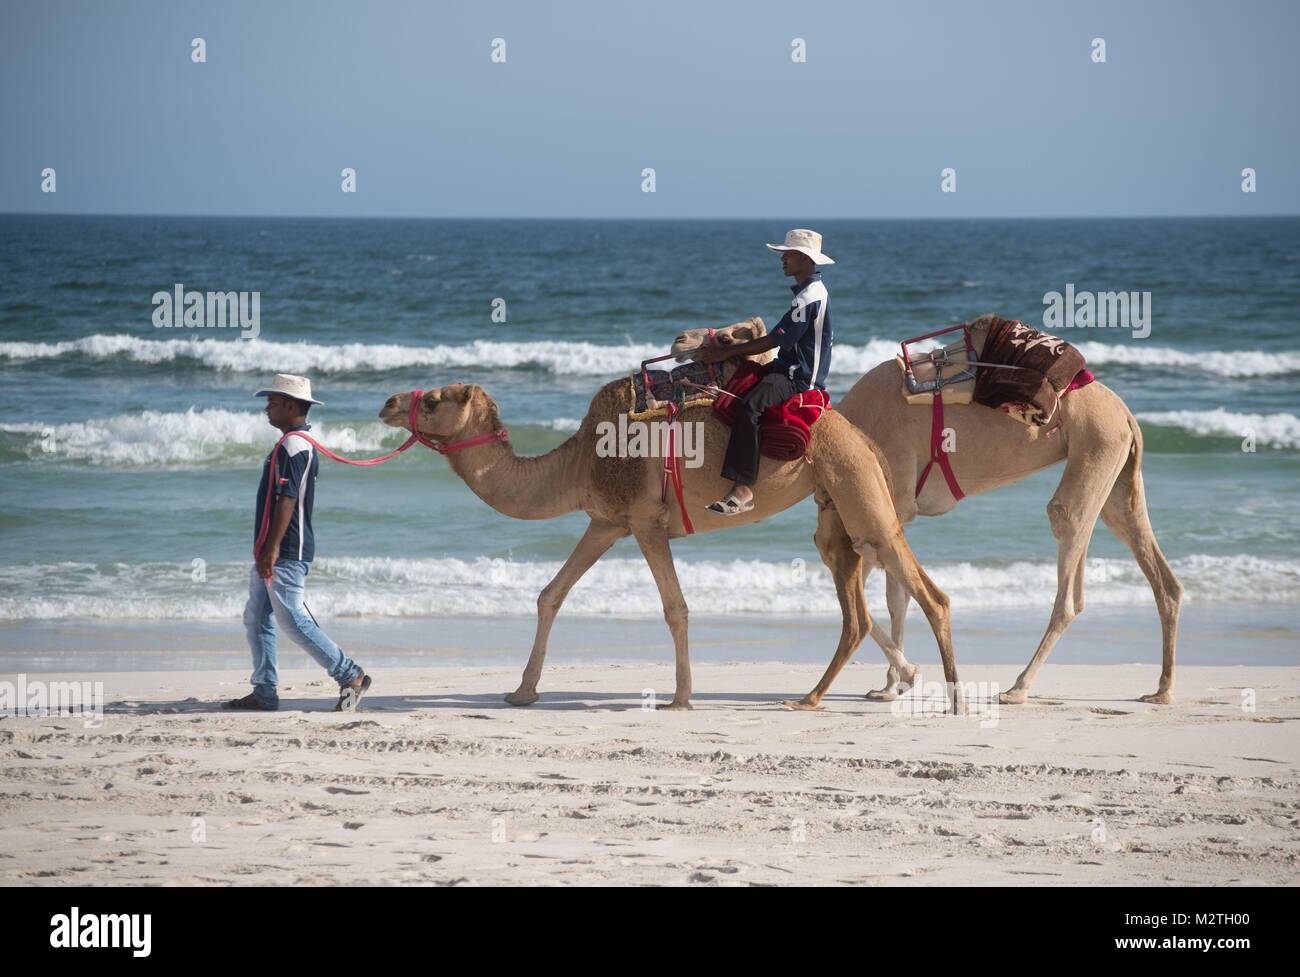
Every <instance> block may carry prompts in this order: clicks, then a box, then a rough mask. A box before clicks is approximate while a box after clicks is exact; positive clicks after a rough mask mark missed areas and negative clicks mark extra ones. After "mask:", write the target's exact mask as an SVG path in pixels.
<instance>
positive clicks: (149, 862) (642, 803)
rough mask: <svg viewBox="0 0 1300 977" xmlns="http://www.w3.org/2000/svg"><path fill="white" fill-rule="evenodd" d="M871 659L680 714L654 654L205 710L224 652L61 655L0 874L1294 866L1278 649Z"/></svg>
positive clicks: (1291, 743) (1062, 877)
mask: <svg viewBox="0 0 1300 977" xmlns="http://www.w3.org/2000/svg"><path fill="white" fill-rule="evenodd" d="M1017 670H1018V668H1017V667H1016V666H1009V665H1008V666H992V665H977V666H970V667H968V668H966V669H964V671H963V676H962V677H963V679H964V680H965V681H968V682H977V683H979V682H983V683H995V682H996V683H998V684H999V685H1000V686H1001V687H1004V688H1005V687H1006V686H1007V685H1009V684H1010V683H1011V681H1012V680H1013V679H1014V677H1015V674H1016V672H1017ZM879 671H880V669H879V667H878V665H877V663H876V662H874V661H872V662H871V664H870V670H869V671H866V670H865V669H863V668H857V667H854V668H851V669H850V671H849V672H847V673H846V675H845V676H844V677H843V678H842V679H841V682H840V684H839V686H838V687H837V689H836V690H833V691H832V694H831V695H830V696H828V698H827V700H826V708H825V709H823V710H822V711H819V712H815V713H806V712H792V711H789V710H786V709H783V708H782V707H781V706H780V705H779V703H780V700H782V699H784V698H787V697H790V696H794V695H798V694H801V693H802V692H804V691H806V690H807V689H808V688H809V687H811V686H812V684H813V683H814V682H815V681H816V679H817V677H818V675H819V674H820V667H819V666H818V665H815V664H807V663H797V664H787V663H782V662H763V663H757V664H754V663H717V662H707V663H703V664H699V665H697V666H696V669H695V689H696V696H695V709H694V711H692V712H689V713H678V712H667V711H652V710H649V709H647V708H645V707H644V697H643V690H647V689H655V690H657V691H658V694H659V696H660V697H661V698H666V697H667V696H666V693H667V692H668V687H669V684H670V683H671V667H670V666H669V665H668V664H667V663H666V662H664V663H657V664H639V663H635V664H621V665H604V666H601V667H599V668H594V667H590V666H581V665H568V664H565V665H558V666H556V667H553V668H551V669H550V670H549V672H548V674H547V677H546V679H545V680H544V683H543V687H542V692H543V698H542V701H541V702H540V703H539V704H538V705H536V706H534V707H531V708H528V709H515V708H511V707H509V706H506V705H504V704H503V703H502V701H501V695H502V693H503V692H505V691H508V690H509V689H512V688H513V687H514V684H515V680H516V679H517V677H518V672H517V670H516V669H515V668H514V667H510V668H498V667H491V668H485V667H449V666H440V667H423V668H416V667H409V668H393V669H383V670H382V671H377V672H376V674H375V678H376V685H375V688H374V690H373V692H372V695H371V696H370V697H369V698H368V699H367V700H366V702H365V704H364V707H363V711H362V712H360V713H357V714H353V715H347V714H336V713H333V712H332V711H331V709H332V706H333V692H332V689H331V687H330V686H329V685H328V684H327V683H326V682H323V681H321V680H320V677H319V673H317V672H313V671H309V670H306V669H303V670H292V671H288V670H287V671H285V672H283V673H282V679H283V685H282V689H281V695H282V697H283V707H282V710H281V711H280V712H278V713H270V714H229V713H223V712H221V711H219V710H218V709H217V705H218V703H219V701H220V700H221V699H224V698H227V697H230V696H232V695H235V694H241V693H242V692H243V691H244V689H245V682H246V678H247V673H246V671H243V670H241V671H170V672H105V673H99V674H81V675H78V676H76V677H77V679H78V680H91V681H102V682H104V696H105V703H106V704H105V709H104V716H103V720H102V724H101V725H99V726H98V727H93V726H92V727H91V728H87V726H86V725H85V721H84V720H83V719H81V718H72V717H29V716H20V717H14V716H10V717H7V718H3V719H0V883H3V884H19V885H26V884H34V885H61V884H83V885H84V884H90V885H96V884H112V883H126V884H149V885H156V884H164V885H231V884H237V885H248V884H276V885H283V884H295V885H299V884H321V883H326V884H328V883H341V884H394V883H414V884H435V885H475V884H478V885H527V884H568V885H572V884H579V885H581V884H630V885H641V884H655V885H781V884H816V885H836V884H867V885H874V884H905V885H914V884H929V885H960V884H1019V885H1025V884H1029V885H1033V884H1083V885H1116V884H1137V885H1182V884H1202V885H1206V884H1208V885H1243V884H1280V885H1292V884H1295V883H1296V882H1297V881H1300V812H1298V811H1297V804H1298V803H1300V770H1298V769H1297V767H1298V764H1300V738H1298V737H1297V736H1296V727H1295V726H1294V725H1292V724H1293V723H1296V722H1297V721H1300V669H1297V668H1294V667H1262V666H1261V667H1253V666H1244V667H1210V666H1188V667H1184V668H1182V669H1181V670H1180V672H1179V677H1178V693H1179V702H1178V704H1177V705H1175V706H1173V707H1156V706H1148V705H1144V704H1141V703H1139V702H1137V701H1135V700H1136V696H1137V695H1138V694H1139V693H1142V692H1148V691H1150V690H1151V689H1153V688H1154V687H1155V679H1156V675H1157V669H1156V668H1155V667H1154V666H1148V665H1142V666H1138V665H1099V666H1089V665H1056V666H1050V667H1048V668H1047V669H1045V670H1044V672H1043V673H1042V675H1041V677H1040V679H1039V682H1038V685H1037V686H1036V688H1035V693H1036V697H1035V698H1034V699H1033V700H1031V703H1030V704H1029V705H1026V706H1021V707H1002V708H1001V709H1000V710H999V711H997V712H996V713H989V712H985V713H983V714H978V715H971V716H966V717H961V718H953V717H945V716H934V715H923V714H921V715H918V714H916V713H919V712H922V710H919V709H916V708H913V707H911V706H909V707H907V708H900V707H899V705H898V704H893V705H891V704H887V703H874V702H868V701H866V700H864V699H863V698H861V697H860V695H859V694H858V690H859V687H860V686H863V684H864V681H865V680H866V678H867V677H868V676H870V678H876V677H878V675H877V673H878V672H879ZM933 677H935V678H937V675H936V676H933ZM3 678H6V679H8V680H12V679H13V678H14V676H12V675H10V676H3ZM67 678H69V676H68V675H66V674H63V675H58V674H50V675H37V674H29V675H27V676H26V679H27V681H31V682H35V681H41V680H51V681H58V680H66V679H67ZM1243 690H1253V692H1246V693H1245V694H1243ZM1252 695H1253V700H1254V701H1253V705H1252V703H1251V701H1250V698H1251V696H1252ZM1243 702H1244V703H1245V705H1244V706H1243ZM909 713H910V714H909Z"/></svg>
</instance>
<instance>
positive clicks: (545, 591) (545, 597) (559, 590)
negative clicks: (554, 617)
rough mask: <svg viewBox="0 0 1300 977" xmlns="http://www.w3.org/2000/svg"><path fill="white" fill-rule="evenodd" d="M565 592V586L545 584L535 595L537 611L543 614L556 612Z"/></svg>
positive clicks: (566, 592) (566, 591) (562, 601)
mask: <svg viewBox="0 0 1300 977" xmlns="http://www.w3.org/2000/svg"><path fill="white" fill-rule="evenodd" d="M567 594H568V590H567V588H564V587H557V586H556V585H555V584H547V585H546V586H545V587H543V588H542V592H541V593H540V594H538V595H537V613H538V614H543V615H544V614H555V613H557V612H558V611H559V610H560V605H561V604H563V603H564V598H565V596H566V595H567Z"/></svg>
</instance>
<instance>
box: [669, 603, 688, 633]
mask: <svg viewBox="0 0 1300 977" xmlns="http://www.w3.org/2000/svg"><path fill="white" fill-rule="evenodd" d="M689 619H690V610H689V609H688V608H687V607H686V602H685V601H681V602H677V601H674V602H673V603H671V604H665V605H664V620H665V621H667V622H668V627H669V628H671V629H672V630H674V631H676V630H677V629H678V628H684V627H686V625H687V622H688V621H689Z"/></svg>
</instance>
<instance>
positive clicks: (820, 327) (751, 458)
mask: <svg viewBox="0 0 1300 977" xmlns="http://www.w3.org/2000/svg"><path fill="white" fill-rule="evenodd" d="M767 247H768V250H770V251H779V252H780V253H781V270H782V271H783V272H784V273H785V274H786V275H788V276H789V277H791V278H793V279H794V280H795V284H794V285H792V286H790V290H791V291H792V292H794V299H793V300H792V301H791V303H790V310H789V311H788V312H786V314H785V316H784V317H783V318H782V319H781V321H780V322H779V323H777V326H776V328H775V329H773V330H772V331H771V332H770V333H768V334H767V335H766V336H762V337H760V338H758V339H755V340H751V341H750V342H748V343H742V344H740V345H739V346H723V347H719V346H707V347H705V348H704V351H703V352H702V353H701V354H700V356H699V357H698V359H699V360H700V361H701V362H704V363H716V362H718V361H719V360H725V359H730V358H731V357H733V356H753V355H754V354H756V353H765V352H767V351H768V350H769V349H777V348H779V349H780V352H779V353H778V354H777V356H776V359H774V360H773V361H772V362H771V363H769V364H768V365H767V366H766V367H765V372H764V374H763V376H762V378H761V379H760V380H759V381H758V383H756V384H754V386H753V387H751V388H750V390H749V392H748V393H747V394H745V396H744V398H743V399H742V400H741V402H740V409H739V410H738V411H737V412H736V416H735V419H734V420H733V421H732V423H731V439H730V440H729V441H728V442H727V455H726V458H725V460H724V461H723V464H722V477H723V478H729V479H731V480H732V486H731V491H730V492H728V493H727V494H726V495H725V496H724V497H723V498H721V499H719V500H718V501H717V502H714V503H712V504H711V505H709V506H708V509H709V511H710V512H716V513H719V514H720V515H724V516H734V515H738V514H740V513H742V512H748V511H749V510H750V509H752V508H754V491H753V489H751V488H750V486H751V485H753V484H754V482H755V481H757V480H758V460H759V448H760V442H759V438H760V437H761V431H760V429H759V421H760V419H761V418H762V416H763V412H764V411H766V410H767V409H768V408H769V407H775V406H776V405H778V404H783V403H785V402H786V401H787V400H789V399H790V398H791V397H793V396H794V395H795V394H797V393H803V392H804V391H806V390H811V389H813V388H814V387H816V388H818V389H820V390H825V389H826V377H827V375H828V374H829V373H830V368H831V299H830V296H829V295H828V294H827V293H826V286H825V285H823V284H822V276H821V275H820V274H819V273H818V271H817V266H818V265H833V264H835V262H834V261H833V260H831V259H830V258H828V257H827V256H826V255H824V254H822V236H821V235H820V234H818V233H817V232H816V231H809V230H805V229H803V228H799V229H796V230H793V231H790V232H789V233H788V234H786V236H785V244H769V245H768V246H767Z"/></svg>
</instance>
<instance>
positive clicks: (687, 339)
mask: <svg viewBox="0 0 1300 977" xmlns="http://www.w3.org/2000/svg"><path fill="white" fill-rule="evenodd" d="M766 335H767V326H765V325H763V320H762V319H760V318H759V317H758V316H754V318H752V319H745V320H744V321H742V322H735V323H732V324H731V325H729V326H722V327H721V328H719V329H715V330H713V338H712V339H711V340H710V338H709V330H708V329H687V330H686V331H685V332H681V333H678V334H677V338H676V339H675V340H673V347H672V353H673V355H674V356H676V357H677V360H678V362H681V361H683V360H689V359H690V358H691V354H692V353H694V352H695V351H696V350H697V349H700V348H702V347H704V346H707V345H709V344H710V343H712V345H714V346H739V345H740V344H741V343H747V342H749V341H750V340H754V339H759V338H761V337H763V336H766ZM775 355H776V354H775V353H774V352H773V351H771V350H769V351H768V352H766V353H760V354H759V355H758V356H755V357H754V360H755V361H756V362H758V363H766V362H767V361H768V360H770V359H771V358H772V357H773V356H775Z"/></svg>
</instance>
